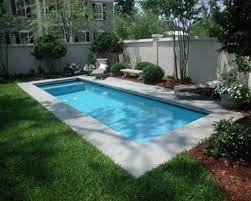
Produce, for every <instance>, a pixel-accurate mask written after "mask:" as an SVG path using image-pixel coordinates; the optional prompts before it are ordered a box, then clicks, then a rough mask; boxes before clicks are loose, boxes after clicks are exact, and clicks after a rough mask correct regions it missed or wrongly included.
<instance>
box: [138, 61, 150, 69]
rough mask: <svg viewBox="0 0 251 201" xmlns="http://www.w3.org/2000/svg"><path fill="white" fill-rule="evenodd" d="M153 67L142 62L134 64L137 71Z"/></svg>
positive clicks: (146, 62)
mask: <svg viewBox="0 0 251 201" xmlns="http://www.w3.org/2000/svg"><path fill="white" fill-rule="evenodd" d="M151 65H153V64H152V63H150V62H148V61H142V62H139V63H137V64H136V69H137V70H144V68H145V67H147V66H151Z"/></svg>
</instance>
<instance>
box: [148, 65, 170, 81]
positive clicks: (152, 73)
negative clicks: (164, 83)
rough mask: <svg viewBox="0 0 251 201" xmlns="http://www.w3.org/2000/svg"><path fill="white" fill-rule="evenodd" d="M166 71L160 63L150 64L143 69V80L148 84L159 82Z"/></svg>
mask: <svg viewBox="0 0 251 201" xmlns="http://www.w3.org/2000/svg"><path fill="white" fill-rule="evenodd" d="M164 75H165V73H164V71H163V69H162V68H161V67H159V66H158V65H154V64H151V65H148V66H146V67H145V68H144V69H143V80H144V83H146V84H157V83H159V82H160V81H161V80H162V78H163V77H164Z"/></svg>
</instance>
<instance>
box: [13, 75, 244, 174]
mask: <svg viewBox="0 0 251 201" xmlns="http://www.w3.org/2000/svg"><path fill="white" fill-rule="evenodd" d="M76 79H81V80H85V81H88V82H93V83H96V84H99V85H103V86H107V87H111V88H115V89H119V90H123V91H126V92H131V93H134V94H137V95H141V96H145V97H149V98H153V99H156V100H160V101H164V102H170V103H172V104H176V105H181V106H182V107H188V108H191V109H195V110H200V111H204V112H205V111H206V112H210V114H209V115H207V116H205V117H203V118H201V119H199V120H196V121H194V122H192V123H190V124H187V125H186V126H184V127H182V128H179V129H176V130H174V131H172V132H170V133H169V134H167V135H162V136H160V137H157V138H155V139H154V140H151V141H149V142H145V143H143V144H138V143H136V142H134V141H132V140H129V139H127V138H125V137H123V136H122V135H121V134H119V133H118V132H116V131H114V130H113V129H111V128H109V127H108V126H106V125H104V124H103V123H101V122H99V121H98V120H96V119H94V118H92V117H90V116H88V115H86V114H84V113H81V112H79V111H78V110H76V109H74V108H72V107H71V106H69V105H67V104H66V103H64V102H62V101H61V100H59V99H57V98H56V97H54V96H52V95H50V94H49V93H47V92H45V91H44V90H42V89H41V88H39V87H37V86H36V85H35V84H44V83H52V82H60V81H61V82H62V81H70V80H76ZM18 86H19V87H20V88H22V89H23V90H24V91H25V92H27V93H28V94H29V95H30V96H32V97H33V98H34V99H36V100H37V101H38V102H39V103H40V104H41V105H43V106H44V107H45V108H47V109H48V110H49V111H51V112H52V113H53V114H54V115H55V116H56V117H57V118H59V119H60V120H62V121H63V122H64V123H66V124H67V125H68V126H70V127H71V128H72V129H73V130H74V131H76V132H77V133H78V134H79V135H80V136H81V137H82V138H84V139H86V140H87V141H88V142H90V143H91V144H93V145H94V146H96V147H97V149H99V150H100V151H101V152H102V153H104V154H105V155H107V156H109V157H110V158H111V159H112V160H113V161H114V162H115V163H117V164H119V165H120V166H121V167H122V168H124V169H125V170H126V171H128V172H129V173H130V174H132V175H133V176H135V177H139V176H142V175H143V174H145V173H146V172H148V171H150V170H152V169H153V168H156V167H158V166H159V165H161V164H163V163H165V162H167V161H168V160H170V159H171V158H173V157H174V156H175V155H176V154H178V153H180V152H182V151H185V150H188V149H191V148H192V147H194V146H196V145H197V144H198V143H199V142H200V141H201V140H202V139H204V138H207V137H209V136H210V135H211V134H212V133H213V126H212V124H213V122H214V121H219V120H221V119H224V118H229V117H233V118H236V119H237V118H241V117H242V116H243V114H242V113H239V112H235V111H229V110H225V109H223V108H222V107H221V106H220V105H219V104H217V103H216V102H213V101H203V100H179V99H175V97H174V94H173V91H172V90H167V89H164V88H161V87H157V86H152V85H145V84H142V83H136V82H132V81H127V80H121V79H117V78H107V79H106V80H94V79H93V77H88V76H76V77H71V78H60V79H48V80H41V81H32V82H23V83H18Z"/></svg>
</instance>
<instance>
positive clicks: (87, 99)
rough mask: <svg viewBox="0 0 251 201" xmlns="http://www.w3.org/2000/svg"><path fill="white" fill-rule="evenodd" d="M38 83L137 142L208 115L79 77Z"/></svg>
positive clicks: (150, 138)
mask: <svg viewBox="0 0 251 201" xmlns="http://www.w3.org/2000/svg"><path fill="white" fill-rule="evenodd" d="M39 87H40V88H41V89H43V90H45V91H46V92H48V93H49V94H51V95H53V96H55V97H57V98H58V99H60V100H62V101H63V102H64V103H66V104H68V105H70V106H71V107H73V108H75V109H77V110H78V111H80V112H82V113H84V114H87V115H89V116H91V117H93V118H95V119H96V120H98V121H100V122H102V123H103V124H105V125H107V126H108V127H110V128H112V129H113V130H115V131H117V132H118V133H120V134H121V135H123V136H124V137H126V138H128V139H130V140H133V141H135V142H137V143H144V142H147V141H150V140H153V139H154V138H156V137H159V136H162V135H168V134H169V133H170V132H171V131H173V130H175V129H178V128H181V127H184V126H185V125H187V124H189V123H191V122H193V121H195V120H198V119H200V118H202V117H204V116H206V115H208V113H206V112H201V111H197V110H194V109H190V108H186V107H181V106H177V105H174V104H171V103H167V102H163V101H158V100H155V99H150V98H147V97H144V96H139V95H135V94H133V93H129V92H125V91H122V90H118V89H114V88H110V87H106V86H102V85H98V84H94V83H91V82H87V81H82V80H76V81H69V82H62V83H52V84H43V85H39ZM83 123H84V122H83Z"/></svg>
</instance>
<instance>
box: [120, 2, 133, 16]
mask: <svg viewBox="0 0 251 201" xmlns="http://www.w3.org/2000/svg"><path fill="white" fill-rule="evenodd" d="M116 2H117V9H116V10H117V12H119V13H121V14H123V15H131V14H132V13H133V11H134V5H135V0H117V1H116Z"/></svg>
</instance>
